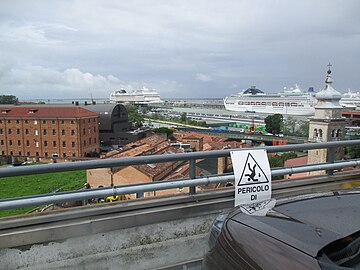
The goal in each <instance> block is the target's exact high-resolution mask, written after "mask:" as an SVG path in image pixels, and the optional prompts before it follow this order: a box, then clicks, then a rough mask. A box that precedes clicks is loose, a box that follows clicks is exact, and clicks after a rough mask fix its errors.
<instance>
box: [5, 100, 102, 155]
mask: <svg viewBox="0 0 360 270" xmlns="http://www.w3.org/2000/svg"><path fill="white" fill-rule="evenodd" d="M0 112H1V114H0V153H1V155H7V156H27V157H85V156H86V155H87V154H89V153H92V152H96V153H98V152H99V141H100V140H99V116H98V114H97V113H94V112H91V111H89V110H86V109H84V108H82V107H78V106H76V107H74V106H22V105H14V106H4V105H3V106H0Z"/></svg>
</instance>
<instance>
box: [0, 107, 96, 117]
mask: <svg viewBox="0 0 360 270" xmlns="http://www.w3.org/2000/svg"><path fill="white" fill-rule="evenodd" d="M94 116H98V115H97V113H94V112H92V111H89V110H86V109H84V108H82V107H79V106H21V105H15V106H4V105H0V117H19V118H79V117H94Z"/></svg>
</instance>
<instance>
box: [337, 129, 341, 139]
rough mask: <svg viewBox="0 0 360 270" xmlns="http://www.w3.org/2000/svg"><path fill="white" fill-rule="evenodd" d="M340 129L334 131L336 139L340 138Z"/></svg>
mask: <svg viewBox="0 0 360 270" xmlns="http://www.w3.org/2000/svg"><path fill="white" fill-rule="evenodd" d="M341 135H342V134H341V129H338V130H337V131H336V137H337V138H339V137H341Z"/></svg>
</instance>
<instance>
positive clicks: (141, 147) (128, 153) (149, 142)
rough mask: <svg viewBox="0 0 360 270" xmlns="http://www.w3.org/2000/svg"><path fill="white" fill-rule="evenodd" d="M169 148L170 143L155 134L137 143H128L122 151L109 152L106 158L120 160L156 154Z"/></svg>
mask: <svg viewBox="0 0 360 270" xmlns="http://www.w3.org/2000/svg"><path fill="white" fill-rule="evenodd" d="M168 146H169V142H168V141H167V140H166V139H164V138H163V137H162V136H159V135H156V134H155V135H152V136H149V137H146V138H144V139H141V140H138V141H136V142H132V143H128V144H126V145H124V146H123V147H122V148H121V149H117V150H114V151H111V152H108V153H107V154H106V157H107V158H109V157H111V158H120V157H136V156H141V155H148V154H155V153H157V152H159V151H161V150H162V149H164V148H166V147H168Z"/></svg>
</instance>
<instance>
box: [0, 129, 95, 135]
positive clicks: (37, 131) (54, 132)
mask: <svg viewBox="0 0 360 270" xmlns="http://www.w3.org/2000/svg"><path fill="white" fill-rule="evenodd" d="M91 130H92V129H91V128H88V133H89V134H91ZM93 130H94V133H95V132H96V127H93ZM20 132H21V130H20V129H19V128H17V129H16V134H20ZM29 133H30V132H29V129H27V128H26V129H25V134H26V135H29ZM47 133H48V132H47V129H44V130H43V134H44V135H47ZM0 134H4V130H3V129H2V128H0ZM8 134H12V129H11V128H9V129H8ZM83 134H84V135H85V134H86V129H85V128H84V129H83ZM34 135H35V136H37V135H39V130H37V129H35V130H34ZM52 135H56V129H53V130H52ZM61 135H66V130H65V129H62V130H61ZM71 135H75V130H73V129H72V130H71Z"/></svg>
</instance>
